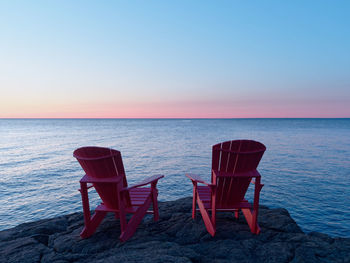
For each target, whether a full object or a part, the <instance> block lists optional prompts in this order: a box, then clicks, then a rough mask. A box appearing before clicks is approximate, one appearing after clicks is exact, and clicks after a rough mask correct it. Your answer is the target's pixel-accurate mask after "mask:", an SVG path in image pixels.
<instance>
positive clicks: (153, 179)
mask: <svg viewBox="0 0 350 263" xmlns="http://www.w3.org/2000/svg"><path fill="white" fill-rule="evenodd" d="M163 177H164V175H162V174H156V175H153V176H150V177H148V178H146V179H145V180H143V181H141V182H140V183H138V184H134V185H132V186H129V187H125V188H123V191H125V190H130V189H133V188H137V187H140V186H144V185H147V184H152V183H157V181H158V180H159V179H161V178H163Z"/></svg>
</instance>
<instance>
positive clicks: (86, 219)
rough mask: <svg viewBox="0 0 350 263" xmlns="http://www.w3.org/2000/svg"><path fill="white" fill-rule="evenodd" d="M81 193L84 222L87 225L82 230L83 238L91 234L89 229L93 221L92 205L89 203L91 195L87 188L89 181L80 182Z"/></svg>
mask: <svg viewBox="0 0 350 263" xmlns="http://www.w3.org/2000/svg"><path fill="white" fill-rule="evenodd" d="M79 191H80V194H81V201H82V204H83V213H84V224H85V227H84V229H83V231H82V232H81V234H80V235H81V236H82V238H86V237H88V236H89V234H88V233H89V229H90V221H91V214H90V205H89V195H88V190H87V183H80V189H79Z"/></svg>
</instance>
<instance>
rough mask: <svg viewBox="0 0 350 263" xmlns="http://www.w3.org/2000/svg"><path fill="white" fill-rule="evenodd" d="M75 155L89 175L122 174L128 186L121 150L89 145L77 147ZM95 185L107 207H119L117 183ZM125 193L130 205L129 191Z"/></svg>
mask: <svg viewBox="0 0 350 263" xmlns="http://www.w3.org/2000/svg"><path fill="white" fill-rule="evenodd" d="M73 156H74V157H75V158H77V160H78V162H79V164H80V165H81V167H82V168H83V170H84V171H85V173H86V174H87V175H88V176H91V177H95V178H108V177H114V176H121V177H122V178H123V186H124V187H127V186H128V183H127V181H126V176H125V170H124V165H123V161H122V156H121V153H120V152H119V151H117V150H113V149H110V148H104V147H96V146H89V147H82V148H79V149H76V150H75V151H74V153H73ZM93 185H94V187H95V189H96V191H97V193H98V195H99V196H100V197H101V199H102V201H103V203H104V204H105V205H106V206H107V207H110V208H113V209H118V207H119V206H118V194H117V185H116V184H108V183H94V184H93ZM125 194H126V195H127V197H126V200H127V204H126V206H129V204H130V197H129V193H128V192H125Z"/></svg>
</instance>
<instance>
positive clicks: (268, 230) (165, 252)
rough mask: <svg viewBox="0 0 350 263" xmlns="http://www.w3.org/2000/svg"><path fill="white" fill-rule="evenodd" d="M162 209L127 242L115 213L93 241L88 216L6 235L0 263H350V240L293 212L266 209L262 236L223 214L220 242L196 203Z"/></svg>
mask: <svg viewBox="0 0 350 263" xmlns="http://www.w3.org/2000/svg"><path fill="white" fill-rule="evenodd" d="M159 209H160V220H159V221H158V222H153V219H152V216H150V215H147V216H146V217H145V218H144V220H143V222H142V223H141V224H140V225H139V227H138V229H137V231H136V233H135V235H134V236H133V237H132V238H131V239H130V240H129V241H127V242H125V243H120V242H119V239H118V237H119V235H120V225H119V221H118V220H115V219H114V217H113V214H110V215H109V216H108V217H107V218H106V219H105V220H104V221H103V223H102V224H101V225H100V227H99V228H98V230H97V232H96V233H95V234H94V235H93V236H92V237H90V238H89V239H81V238H80V237H79V233H80V231H81V229H82V226H83V215H82V213H74V214H70V215H65V216H60V217H57V218H52V219H45V220H40V221H37V222H32V223H25V224H21V225H19V226H17V227H14V228H11V229H8V230H4V231H1V232H0V262H57V263H59V262H60V263H63V262H179V263H180V262H350V239H349V238H332V237H330V236H328V235H325V234H321V233H317V232H312V233H309V234H305V233H303V232H302V231H301V229H300V227H299V226H298V225H297V224H296V223H295V221H294V220H293V219H292V218H291V216H290V215H289V213H288V211H287V210H285V209H269V208H267V207H265V206H261V208H260V215H259V224H260V227H261V230H262V231H261V234H260V235H257V236H256V235H253V234H251V233H250V231H249V228H248V225H247V224H246V222H245V219H244V217H243V216H242V215H240V219H239V220H236V219H235V218H234V217H233V214H232V213H218V215H217V234H216V236H215V237H214V238H212V237H211V236H210V235H209V234H208V233H207V231H206V229H205V227H204V224H203V221H202V218H201V216H200V214H198V215H197V218H196V220H192V218H191V198H189V197H187V198H182V199H179V200H176V201H171V202H160V204H159Z"/></svg>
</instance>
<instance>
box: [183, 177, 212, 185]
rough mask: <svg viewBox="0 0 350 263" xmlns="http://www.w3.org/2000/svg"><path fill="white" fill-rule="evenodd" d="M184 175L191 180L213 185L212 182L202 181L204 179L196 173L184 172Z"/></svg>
mask: <svg viewBox="0 0 350 263" xmlns="http://www.w3.org/2000/svg"><path fill="white" fill-rule="evenodd" d="M186 176H187V177H188V178H190V179H191V181H192V182H196V183H201V184H205V185H207V186H213V184H211V183H208V182H206V181H204V180H203V179H202V178H201V177H200V176H199V175H197V174H186Z"/></svg>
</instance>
